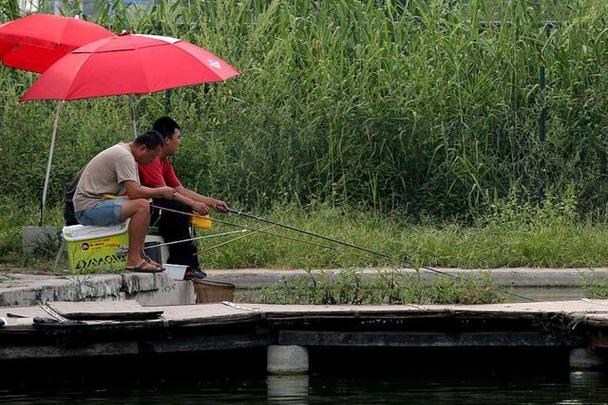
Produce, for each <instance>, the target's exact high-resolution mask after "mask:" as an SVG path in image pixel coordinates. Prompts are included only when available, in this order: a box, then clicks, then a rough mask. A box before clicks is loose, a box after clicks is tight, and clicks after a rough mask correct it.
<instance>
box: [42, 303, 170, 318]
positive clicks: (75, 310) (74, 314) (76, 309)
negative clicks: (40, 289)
mask: <svg viewBox="0 0 608 405" xmlns="http://www.w3.org/2000/svg"><path fill="white" fill-rule="evenodd" d="M47 305H48V306H49V308H51V309H52V310H53V311H55V312H57V313H58V314H59V315H61V316H63V317H65V318H67V319H73V320H104V319H110V320H135V319H137V320H145V319H155V318H158V317H160V316H161V315H162V313H163V311H162V310H159V309H154V308H144V307H142V306H141V305H140V304H139V303H138V302H137V301H134V300H127V301H94V302H67V301H56V302H49V303H48V304H47Z"/></svg>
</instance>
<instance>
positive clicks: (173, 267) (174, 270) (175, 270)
mask: <svg viewBox="0 0 608 405" xmlns="http://www.w3.org/2000/svg"><path fill="white" fill-rule="evenodd" d="M163 267H164V268H165V273H167V276H169V277H170V278H172V279H173V280H183V279H184V275H185V274H186V269H187V268H188V266H186V265H181V264H163Z"/></svg>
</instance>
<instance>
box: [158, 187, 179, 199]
mask: <svg viewBox="0 0 608 405" xmlns="http://www.w3.org/2000/svg"><path fill="white" fill-rule="evenodd" d="M154 190H155V191H156V192H158V193H159V197H161V198H165V199H167V200H173V196H174V195H175V190H174V189H172V188H171V187H166V186H165V187H158V188H155V189H154Z"/></svg>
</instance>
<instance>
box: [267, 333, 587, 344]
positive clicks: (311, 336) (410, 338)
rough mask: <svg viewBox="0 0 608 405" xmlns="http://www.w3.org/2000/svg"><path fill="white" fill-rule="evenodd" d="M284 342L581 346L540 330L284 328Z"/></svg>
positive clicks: (571, 338) (574, 339)
mask: <svg viewBox="0 0 608 405" xmlns="http://www.w3.org/2000/svg"><path fill="white" fill-rule="evenodd" d="M278 343H279V344H282V345H298V346H325V347H419V348H429V347H435V348H437V347H580V346H582V345H583V341H582V339H581V338H579V337H577V336H563V335H558V336H554V335H550V334H545V333H538V332H513V331H504V332H475V333H433V332H402V331H399V332H392V331H356V332H355V331H350V332H345V331H308V330H282V331H280V332H279V338H278Z"/></svg>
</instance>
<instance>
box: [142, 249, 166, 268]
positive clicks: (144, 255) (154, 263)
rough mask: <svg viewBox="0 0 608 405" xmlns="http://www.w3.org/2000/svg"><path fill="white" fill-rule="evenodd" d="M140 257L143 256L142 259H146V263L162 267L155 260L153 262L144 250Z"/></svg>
mask: <svg viewBox="0 0 608 405" xmlns="http://www.w3.org/2000/svg"><path fill="white" fill-rule="evenodd" d="M139 255H140V256H141V258H142V259H144V260H145V261H147V262H148V263H150V264H152V265H154V266H158V267H161V265H160V264H159V263H156V262H155V261H154V260H152V258H151V257H150V256H148V255H147V254H146V252H144V250H143V249H142V250H141V252H139Z"/></svg>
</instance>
